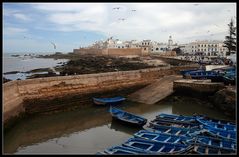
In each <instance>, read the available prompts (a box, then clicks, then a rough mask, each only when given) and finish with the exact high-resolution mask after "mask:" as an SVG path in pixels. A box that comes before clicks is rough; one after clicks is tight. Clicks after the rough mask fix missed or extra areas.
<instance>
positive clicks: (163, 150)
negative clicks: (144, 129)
mask: <svg viewBox="0 0 239 157" xmlns="http://www.w3.org/2000/svg"><path fill="white" fill-rule="evenodd" d="M123 145H124V146H129V147H133V148H135V149H141V150H143V151H145V152H149V153H154V154H182V153H184V152H186V151H188V150H189V149H190V148H191V146H187V145H184V144H176V143H164V142H155V141H150V140H145V139H141V138H130V139H128V141H126V142H125V143H123Z"/></svg>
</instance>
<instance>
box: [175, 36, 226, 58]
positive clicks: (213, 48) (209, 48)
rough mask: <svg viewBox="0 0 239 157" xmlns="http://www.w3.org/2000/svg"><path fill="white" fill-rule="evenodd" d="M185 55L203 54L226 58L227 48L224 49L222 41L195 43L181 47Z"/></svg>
mask: <svg viewBox="0 0 239 157" xmlns="http://www.w3.org/2000/svg"><path fill="white" fill-rule="evenodd" d="M180 47H182V48H181V49H182V50H183V52H184V53H188V54H195V55H196V54H201V55H207V56H225V55H226V50H227V49H226V48H225V47H223V42H222V41H216V40H213V41H207V40H204V41H195V42H191V43H188V44H183V45H180Z"/></svg>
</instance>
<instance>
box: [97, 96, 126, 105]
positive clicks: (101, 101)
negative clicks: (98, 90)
mask: <svg viewBox="0 0 239 157" xmlns="http://www.w3.org/2000/svg"><path fill="white" fill-rule="evenodd" d="M124 100H126V98H124V97H120V96H118V97H113V98H93V101H94V103H95V104H97V105H107V104H117V103H121V102H122V101H124Z"/></svg>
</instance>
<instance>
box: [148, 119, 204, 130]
mask: <svg viewBox="0 0 239 157" xmlns="http://www.w3.org/2000/svg"><path fill="white" fill-rule="evenodd" d="M151 123H152V124H154V125H164V126H172V127H178V128H189V129H190V128H195V129H196V128H198V129H199V128H200V125H199V124H200V123H190V122H183V121H174V120H165V119H164V118H157V119H154V120H153V121H151Z"/></svg>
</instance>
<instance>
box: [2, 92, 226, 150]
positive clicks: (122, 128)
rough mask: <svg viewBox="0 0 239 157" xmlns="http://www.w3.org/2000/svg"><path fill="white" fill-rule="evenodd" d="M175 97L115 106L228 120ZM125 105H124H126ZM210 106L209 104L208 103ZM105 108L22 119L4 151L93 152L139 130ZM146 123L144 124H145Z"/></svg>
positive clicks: (199, 102)
mask: <svg viewBox="0 0 239 157" xmlns="http://www.w3.org/2000/svg"><path fill="white" fill-rule="evenodd" d="M173 97H174V96H169V97H168V98H166V99H165V100H163V101H161V102H159V103H157V104H154V105H146V104H137V103H133V102H127V103H125V104H122V105H119V106H118V107H119V108H121V109H124V110H126V111H129V112H132V113H136V114H139V115H142V116H144V117H146V118H147V119H148V122H149V121H151V120H153V119H154V118H155V116H156V115H158V114H159V113H169V114H171V113H173V114H182V115H192V114H194V113H198V114H205V115H207V116H210V117H214V118H220V119H228V118H227V117H225V116H224V115H223V113H222V112H219V111H217V110H215V109H213V108H209V107H206V106H205V104H209V103H208V102H206V101H203V100H200V99H196V98H189V97H179V99H177V101H173V100H175V99H173ZM126 104H127V105H126ZM209 105H210V104H209ZM107 111H108V107H98V106H94V105H92V106H90V107H89V108H86V109H81V110H80V109H79V110H75V111H68V112H61V113H56V114H51V115H37V116H32V117H29V118H27V119H23V120H21V121H20V122H19V123H18V124H16V125H15V126H14V128H12V129H11V130H9V131H8V132H7V133H6V134H5V135H4V152H5V153H14V154H50V153H53V154H58V153H59V154H95V153H97V152H98V151H103V150H104V149H106V148H108V147H111V146H113V145H117V144H121V143H123V142H124V141H126V140H127V139H128V138H129V137H132V135H133V134H134V133H135V132H137V131H138V129H135V128H132V127H129V126H127V125H123V124H120V123H117V121H112V119H111V116H110V113H108V112H107ZM147 125H148V124H146V126H145V127H147Z"/></svg>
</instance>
